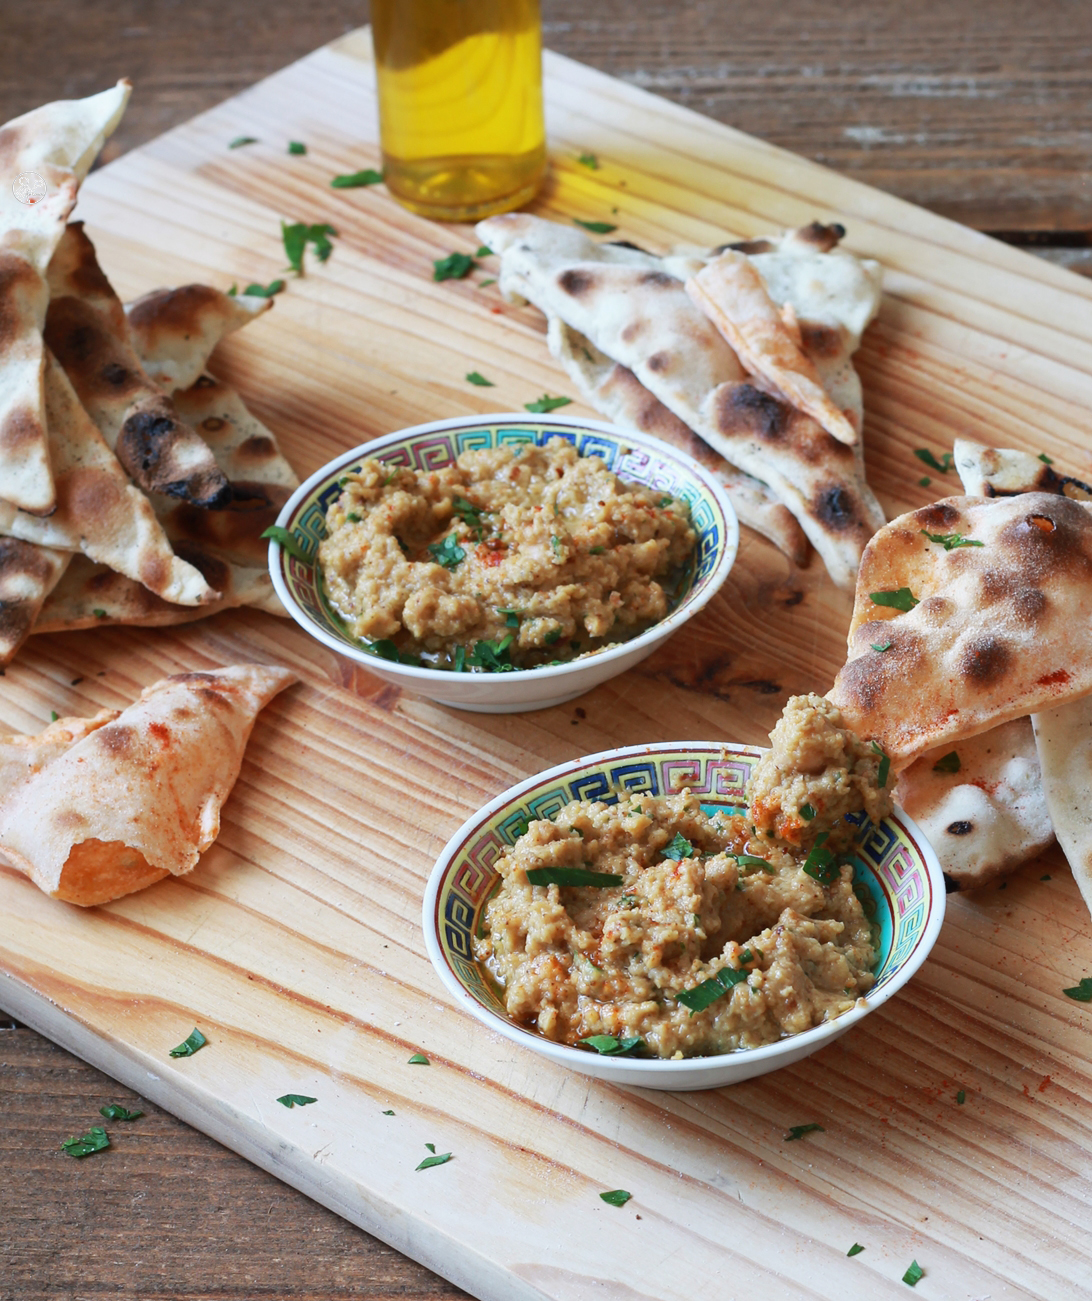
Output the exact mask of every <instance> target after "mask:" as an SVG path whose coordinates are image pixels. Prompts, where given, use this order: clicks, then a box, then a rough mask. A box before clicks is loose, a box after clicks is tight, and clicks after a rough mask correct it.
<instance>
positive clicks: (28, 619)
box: [0, 537, 72, 664]
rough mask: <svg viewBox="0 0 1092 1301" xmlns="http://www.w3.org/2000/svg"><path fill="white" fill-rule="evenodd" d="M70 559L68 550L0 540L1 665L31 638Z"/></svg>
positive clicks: (9, 659) (14, 540) (11, 540)
mask: <svg viewBox="0 0 1092 1301" xmlns="http://www.w3.org/2000/svg"><path fill="white" fill-rule="evenodd" d="M71 559H72V555H71V553H70V552H67V551H57V550H55V549H54V548H52V547H40V546H37V545H36V544H35V543H33V542H24V541H23V540H22V539H21V538H3V537H0V664H7V663H9V662H10V661H11V660H12V659H13V658H14V656H15V652H16V651H17V650H18V649H19V647H20V646H22V644H23V642H24V641H26V639H27V637H29V636H30V631H31V629H32V628H33V627H34V624H35V621H36V620H37V618H38V615H39V613H40V612H41V609H42V605H43V604H44V602H45V599H46V597H47V596H48V595H49V593H50V592H52V591H53V589H54V588H55V587H56V585H57V583H58V582H59V581H60V578H61V575H62V574H63V573H64V571H65V569H66V568H67V567H68V564H69V561H70V560H71Z"/></svg>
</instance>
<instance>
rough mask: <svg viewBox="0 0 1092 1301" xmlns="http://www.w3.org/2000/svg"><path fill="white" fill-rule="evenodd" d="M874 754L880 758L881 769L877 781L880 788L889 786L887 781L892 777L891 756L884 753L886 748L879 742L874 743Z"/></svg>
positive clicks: (877, 774)
mask: <svg viewBox="0 0 1092 1301" xmlns="http://www.w3.org/2000/svg"><path fill="white" fill-rule="evenodd" d="M872 753H873V754H878V755H879V756H880V767H879V770H878V771H877V773H876V780H877V781H878V782H879V783H880V786H881V787H883V786H886V785H887V779H888V777H890V775H891V756H890V755H889V754H886V753H885V752H884V748H883V746H882V745H880V744H879V743H878V742H877V741H873V742H872Z"/></svg>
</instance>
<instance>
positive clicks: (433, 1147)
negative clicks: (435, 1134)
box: [425, 1143, 436, 1152]
mask: <svg viewBox="0 0 1092 1301" xmlns="http://www.w3.org/2000/svg"><path fill="white" fill-rule="evenodd" d="M425 1147H427V1148H428V1150H429V1151H430V1152H435V1151H436V1144H435V1143H426V1144H425Z"/></svg>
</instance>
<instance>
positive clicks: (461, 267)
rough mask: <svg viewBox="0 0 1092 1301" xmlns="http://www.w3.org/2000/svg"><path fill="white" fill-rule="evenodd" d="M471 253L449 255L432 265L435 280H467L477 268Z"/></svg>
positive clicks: (438, 259)
mask: <svg viewBox="0 0 1092 1301" xmlns="http://www.w3.org/2000/svg"><path fill="white" fill-rule="evenodd" d="M477 265H478V264H477V262H475V261H474V259H473V258H472V257H471V256H470V254H469V253H449V254H448V255H447V257H442V258H437V259H436V261H434V262H433V264H432V278H433V280H465V279H466V277H467V276H468V275H469V274H470V273H471V271H473V270H474V268H475V267H476V266H477Z"/></svg>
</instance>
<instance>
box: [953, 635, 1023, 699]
mask: <svg viewBox="0 0 1092 1301" xmlns="http://www.w3.org/2000/svg"><path fill="white" fill-rule="evenodd" d="M1011 663H1012V649H1011V648H1010V646H1009V645H1008V643H1007V642H1005V641H1002V639H1001V638H1000V637H995V636H993V634H987V635H986V636H984V637H973V638H971V639H970V640H969V641H968V642H967V644H966V645H965V646H964V647H963V650H962V652H961V653H960V656H959V671H960V673H962V674H963V676H964V677H965V678H966V679H967V680H968V681H970V682H973V683H974V684H975V686H979V687H987V686H991V685H992V684H993V683H995V682H997V681H998V680H999V679H1000V678H1002V677H1003V676H1004V675H1005V672H1006V670H1007V669H1008V667H1009V665H1010V664H1011Z"/></svg>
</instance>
